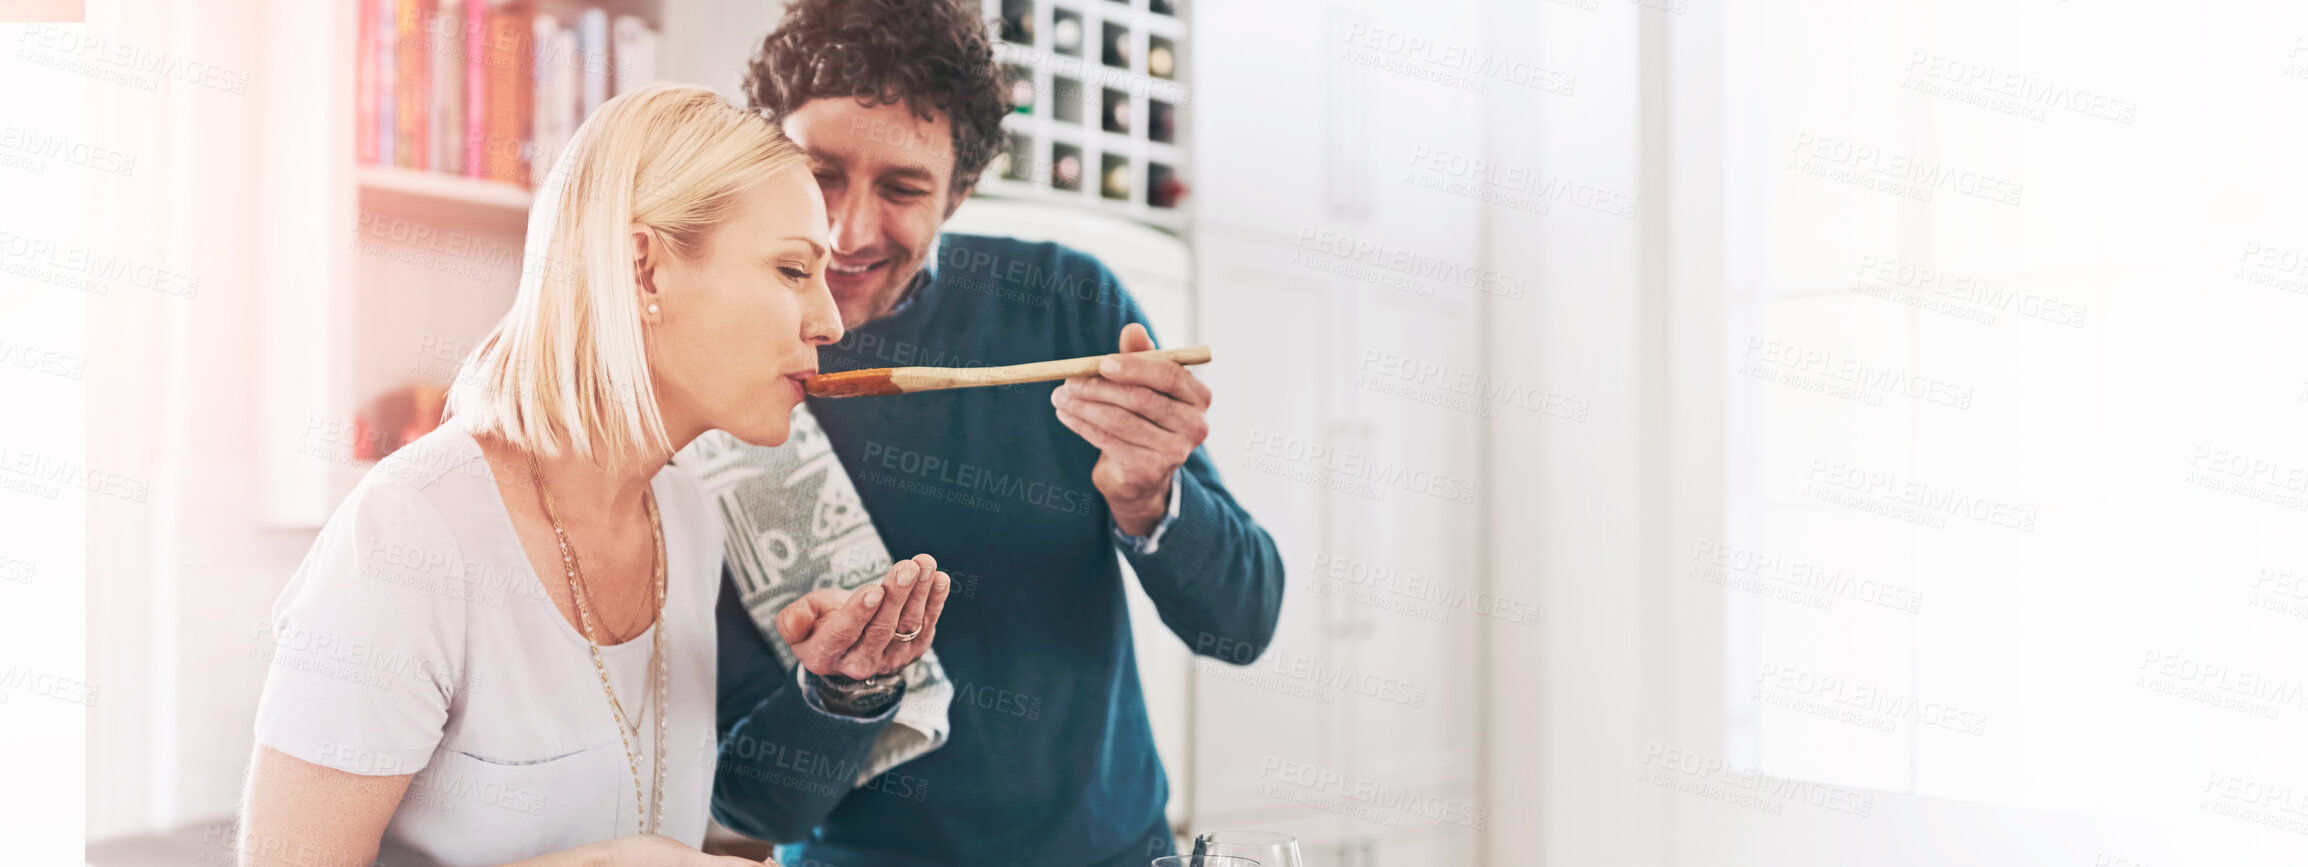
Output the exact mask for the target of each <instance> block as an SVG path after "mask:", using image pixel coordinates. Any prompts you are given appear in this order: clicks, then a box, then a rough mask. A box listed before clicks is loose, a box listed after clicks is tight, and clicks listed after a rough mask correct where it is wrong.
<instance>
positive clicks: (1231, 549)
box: [1076, 254, 1283, 665]
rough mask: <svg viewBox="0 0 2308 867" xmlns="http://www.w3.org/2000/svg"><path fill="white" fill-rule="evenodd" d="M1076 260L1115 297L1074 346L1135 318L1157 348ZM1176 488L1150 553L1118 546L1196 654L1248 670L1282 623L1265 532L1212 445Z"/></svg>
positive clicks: (1197, 454)
mask: <svg viewBox="0 0 2308 867" xmlns="http://www.w3.org/2000/svg"><path fill="white" fill-rule="evenodd" d="M1076 255H1079V254H1076ZM1082 259H1084V260H1088V261H1087V262H1086V263H1085V264H1084V266H1083V267H1087V268H1091V269H1095V272H1096V275H1097V277H1096V279H1097V280H1098V281H1099V282H1100V283H1101V284H1103V285H1104V286H1106V287H1108V288H1106V289H1105V290H1104V291H1101V292H1100V293H1099V297H1100V299H1101V300H1102V301H1103V300H1104V299H1112V301H1111V303H1101V304H1099V305H1098V306H1097V307H1096V308H1094V309H1095V310H1097V311H1098V312H1097V313H1093V314H1092V315H1090V316H1087V317H1083V319H1084V320H1087V322H1088V324H1089V325H1090V327H1091V329H1092V331H1091V333H1089V334H1086V335H1082V340H1081V342H1082V344H1083V345H1084V346H1086V347H1089V350H1088V351H1089V352H1090V353H1096V352H1112V351H1114V347H1115V346H1116V345H1117V344H1118V343H1119V342H1120V340H1121V336H1122V328H1123V326H1125V325H1128V324H1129V323H1132V322H1136V323H1138V324H1140V325H1144V326H1146V333H1147V335H1148V336H1150V337H1153V338H1154V340H1155V344H1156V345H1158V346H1159V345H1164V344H1162V342H1161V337H1160V336H1159V335H1157V334H1155V331H1154V325H1153V323H1151V322H1148V321H1147V320H1146V314H1145V312H1144V311H1143V310H1141V309H1140V308H1139V307H1138V302H1137V300H1136V299H1134V298H1132V297H1131V296H1130V293H1129V292H1128V291H1127V290H1126V289H1124V288H1122V286H1121V283H1120V281H1119V280H1117V279H1116V278H1115V277H1114V274H1113V272H1111V271H1108V270H1107V269H1106V267H1105V266H1104V265H1102V264H1098V263H1097V262H1096V261H1095V260H1093V259H1090V258H1089V257H1087V256H1083V257H1082ZM1177 482H1178V485H1177V495H1178V498H1179V501H1178V502H1177V503H1176V504H1175V506H1176V508H1177V515H1178V517H1177V518H1176V519H1175V520H1172V521H1169V526H1167V527H1166V528H1164V529H1163V531H1162V536H1161V543H1160V544H1159V545H1158V546H1154V547H1155V549H1156V550H1155V551H1154V552H1153V553H1140V552H1139V550H1138V549H1137V548H1136V547H1135V546H1129V545H1118V546H1117V547H1119V548H1121V550H1122V556H1123V557H1124V558H1126V559H1127V560H1129V562H1130V568H1131V569H1133V570H1136V571H1137V573H1138V581H1139V584H1140V585H1142V586H1144V587H1145V588H1146V596H1147V598H1148V599H1151V600H1153V602H1154V608H1155V610H1156V611H1157V612H1159V613H1160V614H1161V616H1162V623H1163V625H1166V626H1168V627H1170V631H1171V632H1173V633H1176V634H1177V635H1178V637H1179V639H1181V640H1183V641H1185V642H1186V645H1187V646H1188V647H1190V648H1192V649H1193V650H1194V652H1195V653H1196V654H1198V655H1201V656H1209V657H1213V658H1216V659H1222V660H1225V661H1227V662H1231V663H1235V664H1237V665H1245V664H1248V663H1250V662H1252V661H1254V660H1256V659H1257V658H1258V657H1259V656H1260V655H1261V654H1263V653H1265V652H1266V645H1267V644H1268V643H1269V642H1271V641H1273V639H1274V628H1275V624H1276V623H1277V622H1279V621H1280V620H1281V617H1282V587H1283V570H1282V555H1281V553H1280V552H1278V551H1277V550H1276V549H1275V547H1274V540H1273V539H1271V538H1269V537H1268V536H1267V535H1266V529H1265V528H1263V527H1260V526H1259V525H1258V521H1257V520H1256V519H1254V518H1252V517H1251V516H1250V512H1249V511H1248V510H1246V509H1244V508H1242V504H1240V503H1237V502H1235V501H1234V495H1233V494H1230V493H1228V492H1227V490H1226V484H1225V482H1223V481H1221V480H1220V479H1219V477H1218V465H1217V463H1216V462H1215V461H1213V460H1211V458H1210V452H1209V449H1207V448H1204V447H1197V448H1195V449H1194V454H1192V455H1191V456H1189V457H1188V458H1187V459H1186V465H1185V467H1183V472H1181V473H1179V474H1178V479H1177Z"/></svg>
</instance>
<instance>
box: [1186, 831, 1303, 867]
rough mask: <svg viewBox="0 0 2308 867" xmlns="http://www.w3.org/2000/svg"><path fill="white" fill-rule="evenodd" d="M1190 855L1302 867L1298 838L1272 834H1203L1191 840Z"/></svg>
mask: <svg viewBox="0 0 2308 867" xmlns="http://www.w3.org/2000/svg"><path fill="white" fill-rule="evenodd" d="M1194 853H1195V854H1197V855H1232V856H1235V857H1237V858H1248V859H1251V860H1253V861H1257V862H1258V863H1259V864H1261V865H1264V867H1306V862H1305V861H1302V860H1300V859H1299V857H1298V838H1297V837H1293V836H1290V835H1289V834H1277V833H1275V832H1273V831H1204V832H1202V833H1201V834H1199V835H1197V836H1195V838H1194Z"/></svg>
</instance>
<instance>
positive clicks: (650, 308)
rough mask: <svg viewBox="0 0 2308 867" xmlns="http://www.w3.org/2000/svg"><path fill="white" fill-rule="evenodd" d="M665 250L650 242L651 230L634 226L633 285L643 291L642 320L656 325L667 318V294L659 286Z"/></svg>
mask: <svg viewBox="0 0 2308 867" xmlns="http://www.w3.org/2000/svg"><path fill="white" fill-rule="evenodd" d="M663 256H664V250H663V249H662V248H660V247H658V246H657V245H655V244H652V243H650V237H649V232H648V231H647V230H645V229H642V228H641V227H639V226H635V227H634V228H633V285H634V288H635V289H637V290H638V291H639V292H640V293H641V321H643V322H646V323H648V324H651V325H656V324H658V323H660V322H663V321H664V320H665V296H664V293H663V292H661V291H659V289H658V286H657V265H658V263H659V261H660V259H661V258H662V257H663Z"/></svg>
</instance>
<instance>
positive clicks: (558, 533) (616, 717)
mask: <svg viewBox="0 0 2308 867" xmlns="http://www.w3.org/2000/svg"><path fill="white" fill-rule="evenodd" d="M529 478H530V480H531V481H533V482H535V483H536V485H537V493H538V494H539V495H541V496H542V497H543V499H544V501H545V520H547V521H548V522H551V523H552V525H553V541H554V543H555V544H557V545H559V546H560V548H561V565H562V567H563V571H564V572H566V573H567V575H568V578H569V598H570V600H571V602H573V603H574V604H575V605H576V606H577V622H578V624H579V625H580V626H582V627H583V628H584V631H585V644H586V648H587V649H588V650H591V651H592V654H593V671H594V673H595V674H598V675H600V677H601V692H602V694H603V695H606V696H608V697H609V713H610V716H611V721H612V722H613V723H615V725H616V728H617V740H618V741H619V742H621V743H623V744H624V745H625V762H626V765H627V767H629V768H631V769H632V771H633V821H634V826H635V828H636V829H637V830H636V833H641V834H654V833H656V832H657V824H658V820H659V819H660V818H662V816H663V813H664V807H665V715H666V711H668V710H670V709H671V708H670V706H669V705H667V704H666V692H667V684H668V683H669V682H670V680H671V678H670V677H668V676H667V671H666V669H667V667H668V666H667V664H666V660H665V526H664V524H663V523H662V522H661V521H660V520H659V518H658V515H657V498H656V497H655V496H654V494H653V493H652V492H651V491H650V490H649V489H647V488H643V489H642V492H641V505H642V507H643V508H644V509H645V510H647V511H648V512H649V535H650V537H651V540H652V541H653V542H654V543H655V548H656V551H655V554H654V568H653V571H654V573H655V575H654V577H655V578H656V585H657V590H656V593H657V599H656V614H655V615H654V616H653V617H652V622H655V623H656V624H657V630H656V631H655V632H652V633H651V634H650V638H649V660H650V672H649V679H650V680H651V681H654V684H648V685H644V686H643V689H648V688H649V686H650V685H654V686H655V687H656V689H655V690H654V692H655V699H656V704H657V744H656V747H655V749H654V751H653V752H652V753H651V759H650V765H651V766H652V773H651V779H650V783H649V793H650V794H649V807H648V810H647V811H646V812H644V811H643V809H642V806H641V755H640V753H639V752H637V751H635V750H634V748H633V738H632V737H629V736H627V734H626V732H627V727H626V724H625V721H626V720H627V719H630V717H628V716H626V713H625V705H624V704H623V703H622V702H619V701H618V700H617V690H616V689H615V688H613V687H611V686H610V685H609V667H608V666H607V665H604V664H603V663H602V662H601V639H600V638H599V637H598V636H597V635H595V633H594V630H593V610H592V606H590V605H587V604H586V597H587V596H588V594H587V593H586V592H585V590H586V588H585V579H584V574H583V573H584V571H585V570H584V569H583V568H582V567H580V566H579V565H578V563H577V550H576V549H575V548H572V547H570V546H569V535H568V533H566V532H564V531H563V530H562V527H561V513H560V511H559V510H558V509H556V508H555V507H554V503H553V491H552V490H551V489H550V488H547V487H545V477H544V475H543V474H541V473H539V472H538V471H537V456H536V455H534V454H531V455H530V456H529ZM648 700H649V698H648V697H647V696H645V697H644V698H643V701H645V702H646V701H648ZM648 710H649V708H648V707H647V706H646V705H644V706H643V707H642V712H643V713H644V714H646V713H648ZM634 728H635V729H638V728H639V725H638V723H636V724H635V726H634ZM633 734H634V735H636V736H637V735H639V734H640V732H639V731H638V730H636V731H634V732H633Z"/></svg>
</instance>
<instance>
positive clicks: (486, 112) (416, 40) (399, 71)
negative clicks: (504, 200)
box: [354, 0, 657, 187]
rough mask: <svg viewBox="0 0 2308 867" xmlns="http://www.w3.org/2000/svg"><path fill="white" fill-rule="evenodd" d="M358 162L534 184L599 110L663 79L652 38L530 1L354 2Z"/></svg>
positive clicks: (622, 22) (625, 24)
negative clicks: (564, 14)
mask: <svg viewBox="0 0 2308 867" xmlns="http://www.w3.org/2000/svg"><path fill="white" fill-rule="evenodd" d="M358 8H359V16H360V19H359V21H360V27H359V37H358V42H357V43H356V45H355V52H354V64H355V74H354V86H355V87H356V88H358V91H359V92H358V93H356V94H355V96H354V120H355V133H356V134H355V136H354V139H355V145H354V151H355V153H354V157H355V159H356V160H357V161H358V162H359V164H361V165H375V166H398V167H402V168H408V169H415V170H421V171H432V172H439V173H442V174H450V175H464V176H466V177H473V178H480V179H484V180H492V181H501V182H505V183H511V184H516V185H519V186H522V187H534V186H535V184H536V183H537V182H538V181H540V180H542V179H543V177H544V175H545V173H546V172H549V171H550V170H551V168H552V164H553V160H554V159H555V158H556V157H558V156H559V155H560V152H561V151H562V150H563V149H565V148H566V147H567V146H568V143H569V140H570V139H571V138H572V137H573V136H574V135H575V134H576V130H577V127H578V125H579V124H580V123H582V122H583V120H584V118H585V117H587V116H588V115H590V114H591V113H592V112H593V111H595V110H597V109H599V108H600V107H601V104H602V103H604V102H606V101H608V100H609V98H610V97H613V96H615V95H617V94H619V93H624V92H627V91H630V90H633V89H635V88H638V87H640V86H642V85H644V84H647V83H649V82H651V81H654V80H656V77H657V33H656V30H655V29H654V28H652V27H650V25H649V23H648V22H647V21H646V20H644V19H642V18H640V17H638V16H633V15H619V16H615V17H614V18H612V16H610V15H609V13H608V12H607V10H605V9H602V8H599V7H592V8H585V9H582V10H581V11H579V12H578V13H577V14H576V15H575V16H574V17H568V18H563V17H557V16H554V15H551V14H547V13H545V12H542V11H540V10H539V8H538V5H537V3H536V2H535V0H359V5H358Z"/></svg>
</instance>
